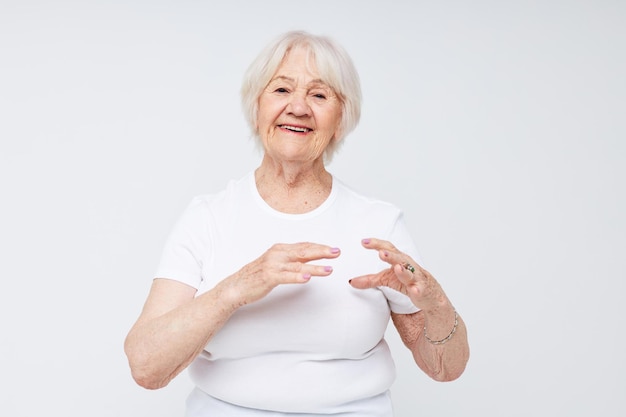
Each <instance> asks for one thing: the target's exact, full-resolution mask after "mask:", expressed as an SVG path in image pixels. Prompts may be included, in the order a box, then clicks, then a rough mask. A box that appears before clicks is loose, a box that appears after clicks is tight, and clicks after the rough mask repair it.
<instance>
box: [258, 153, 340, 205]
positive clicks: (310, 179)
mask: <svg viewBox="0 0 626 417" xmlns="http://www.w3.org/2000/svg"><path fill="white" fill-rule="evenodd" d="M255 180H256V186H257V190H258V191H259V194H260V195H261V198H263V200H265V202H266V203H267V204H268V205H269V206H270V207H272V208H274V209H275V210H278V211H281V212H283V213H290V214H300V213H306V212H309V211H311V210H314V209H316V208H317V207H319V206H320V205H321V204H322V203H323V202H324V201H326V198H328V196H329V194H330V191H331V189H332V176H331V175H330V173H329V172H328V171H326V168H325V167H324V164H323V163H322V161H321V159H320V160H318V161H314V162H312V163H309V164H301V163H276V162H275V161H273V160H271V159H270V158H268V157H267V156H266V157H264V158H263V161H262V162H261V165H260V166H259V168H257V170H256V171H255Z"/></svg>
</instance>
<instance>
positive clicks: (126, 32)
mask: <svg viewBox="0 0 626 417" xmlns="http://www.w3.org/2000/svg"><path fill="white" fill-rule="evenodd" d="M625 22H626V5H625V3H624V2H621V1H617V0H616V1H609V0H595V1H591V0H589V1H550V0H547V1H495V0H493V1H482V0H477V1H439V2H434V1H395V2H392V1H386V2H383V1H379V2H375V1H320V0H318V1H314V2H313V1H309V2H293V1H270V0H264V1H258V2H254V1H230V2H228V4H226V2H223V4H222V3H217V2H209V1H204V2H202V1H191V0H184V1H164V0H163V1H159V0H155V1H147V0H146V1H139V0H126V1H121V0H120V1H104V0H102V1H74V2H70V1H54V2H52V1H50V2H48V1H46V2H44V1H43V0H42V1H39V2H37V1H28V0H20V1H17V0H16V1H7V0H2V1H1V2H0V186H1V188H0V198H1V204H0V213H1V216H0V271H1V273H2V279H1V284H0V285H1V287H0V335H1V336H0V337H1V343H0V369H1V373H2V376H1V378H2V381H3V388H2V390H1V392H0V415H2V416H11V417H26V416H28V417H32V416H44V415H55V416H92V417H94V416H103V417H104V416H107V417H109V416H124V417H126V416H151V417H160V416H163V417H165V416H168V417H169V416H181V415H182V409H183V402H184V398H185V397H186V395H187V392H188V391H189V389H190V383H189V381H188V377H187V375H186V374H182V375H181V376H180V377H179V378H177V379H176V380H175V381H173V382H172V383H171V385H170V386H168V387H166V388H165V389H162V390H159V391H146V390H144V389H142V388H139V387H138V386H136V385H135V384H134V382H133V381H132V380H131V378H130V374H129V371H128V367H127V364H126V359H125V356H124V355H123V350H122V344H123V339H124V337H125V335H126V332H127V331H128V329H129V327H130V326H131V325H132V323H133V322H134V320H135V319H136V317H137V315H138V314H139V311H140V308H141V306H142V303H143V300H144V299H145V296H146V294H147V290H148V287H149V284H150V281H151V278H152V273H153V271H154V269H155V268H156V264H157V262H158V259H159V256H160V251H161V249H162V245H163V243H164V240H165V238H166V236H167V234H168V233H169V231H170V228H171V226H172V224H173V222H174V221H175V219H176V218H177V217H178V215H179V214H180V213H181V211H182V210H183V208H184V207H185V205H186V204H187V203H188V202H189V200H190V199H191V198H192V196H194V195H196V194H200V193H206V192H213V191H217V190H219V189H221V188H222V187H223V186H224V185H225V184H226V182H227V181H228V180H229V179H231V178H238V177H240V176H241V175H243V174H244V173H246V172H247V171H249V170H251V169H253V168H254V167H256V164H257V163H258V155H257V153H256V151H255V150H254V147H253V144H252V142H251V140H250V139H249V138H248V132H247V128H246V126H245V122H244V120H243V117H242V115H241V111H240V107H239V85H240V80H241V77H242V75H243V72H244V70H245V69H246V67H247V65H248V63H249V62H250V61H251V60H252V59H253V58H254V56H255V55H256V54H257V53H258V52H259V51H260V49H261V48H262V47H263V46H265V44H266V43H267V42H269V41H270V40H271V39H273V38H274V36H276V35H278V34H280V33H282V32H284V31H285V30H288V29H305V30H309V31H311V32H313V33H317V34H326V35H330V36H332V37H333V38H335V39H336V40H338V41H339V42H340V43H341V44H343V45H344V46H345V47H346V49H347V50H348V51H349V52H350V54H351V55H352V57H353V59H354V61H355V63H356V65H357V67H358V69H359V71H360V74H361V78H362V80H361V81H362V85H363V91H364V107H363V117H362V122H361V124H360V125H359V127H358V128H357V130H356V131H355V132H354V133H353V134H352V135H350V136H349V137H348V138H347V142H346V144H345V146H344V147H343V148H342V150H341V152H340V154H339V155H338V156H337V157H336V158H335V160H334V161H333V163H332V164H331V165H330V167H329V168H330V170H331V171H332V172H333V173H334V174H336V175H337V176H338V177H339V178H341V179H342V180H344V181H346V182H347V183H349V184H351V185H352V186H353V187H355V188H357V189H360V190H363V191H365V192H367V193H368V194H370V195H374V196H377V197H380V198H382V199H385V200H388V201H391V202H393V203H396V204H397V205H399V206H401V207H402V208H404V210H405V212H406V215H407V219H408V222H409V225H410V227H411V228H412V230H413V231H414V232H415V238H416V240H417V242H418V245H419V247H420V250H421V253H422V257H423V258H424V262H425V265H424V266H425V267H426V268H427V269H429V270H430V271H431V272H432V273H433V274H434V275H435V276H436V277H437V278H438V279H439V281H440V282H441V283H442V284H443V286H444V288H445V289H446V290H447V292H448V294H449V296H450V297H451V299H452V300H453V302H454V303H455V304H456V307H457V308H458V310H459V311H460V312H461V314H462V315H463V317H464V318H465V320H466V322H467V324H468V327H469V335H470V342H471V349H472V357H471V360H470V363H469V366H468V368H467V371H466V373H465V374H464V375H463V376H462V377H461V378H460V379H459V380H457V381H455V382H452V383H446V384H442V383H436V382H433V381H431V380H429V379H428V378H426V377H425V376H424V375H423V374H422V373H421V372H420V371H419V370H418V369H417V367H416V366H414V365H413V363H412V362H411V358H410V355H409V354H408V351H406V350H405V349H404V348H403V347H402V346H401V344H400V343H399V341H398V339H397V337H396V336H395V334H394V333H393V332H391V331H390V332H389V333H390V335H389V340H390V343H391V344H392V347H393V350H394V354H395V358H396V363H397V367H398V379H397V382H396V384H395V385H394V387H393V395H394V398H395V403H396V409H397V416H398V417H413V416H473V415H481V416H529V415H532V416H556V415H560V416H597V415H604V416H623V415H624V414H625V413H626V402H625V401H626V400H625V398H626V397H625V396H624V392H626V377H625V376H624V375H625V374H626V365H625V359H624V352H625V351H626V349H625V348H626V346H625V344H624V332H625V331H626V322H625V319H624V312H623V309H622V306H623V303H622V300H623V298H624V293H625V284H624V279H625V278H626V273H625V267H624V255H623V254H624V250H625V249H626V242H625V240H626V221H625V219H624V218H625V216H624V211H625V209H626V204H625V203H626V199H625V191H624V190H625V185H624V179H625V178H626V168H624V162H626V161H625V153H626V145H624V143H623V142H624V140H625V139H626V138H625V134H626V122H625V117H624V116H625V114H624V113H625V109H626V102H625V98H626V83H625V81H624V74H625V73H626V53H625V51H626V24H625ZM390 330H391V329H390ZM354 383H355V384H358V383H359V381H354Z"/></svg>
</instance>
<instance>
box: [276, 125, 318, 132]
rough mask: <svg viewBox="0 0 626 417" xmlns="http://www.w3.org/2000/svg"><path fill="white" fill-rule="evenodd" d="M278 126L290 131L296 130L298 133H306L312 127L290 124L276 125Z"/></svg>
mask: <svg viewBox="0 0 626 417" xmlns="http://www.w3.org/2000/svg"><path fill="white" fill-rule="evenodd" d="M278 127H280V128H281V129H286V130H289V131H291V132H298V133H308V132H310V131H311V130H313V129H309V128H308V127H301V126H291V125H278Z"/></svg>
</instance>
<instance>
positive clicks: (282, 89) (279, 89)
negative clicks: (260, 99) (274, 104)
mask: <svg viewBox="0 0 626 417" xmlns="http://www.w3.org/2000/svg"><path fill="white" fill-rule="evenodd" d="M274 92H275V93H288V92H289V91H287V89H286V88H284V87H278V88H277V89H275V90H274Z"/></svg>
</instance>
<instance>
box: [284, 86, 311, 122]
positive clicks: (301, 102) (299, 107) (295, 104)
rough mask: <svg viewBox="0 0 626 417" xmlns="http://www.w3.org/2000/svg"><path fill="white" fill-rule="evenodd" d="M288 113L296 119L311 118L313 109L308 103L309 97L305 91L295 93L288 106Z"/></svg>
mask: <svg viewBox="0 0 626 417" xmlns="http://www.w3.org/2000/svg"><path fill="white" fill-rule="evenodd" d="M286 110H287V113H288V114H292V115H294V116H296V117H303V116H310V115H311V107H310V106H309V103H308V102H307V95H306V92H304V91H294V92H293V93H292V94H291V97H290V100H289V103H288V104H287V109H286Z"/></svg>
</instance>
